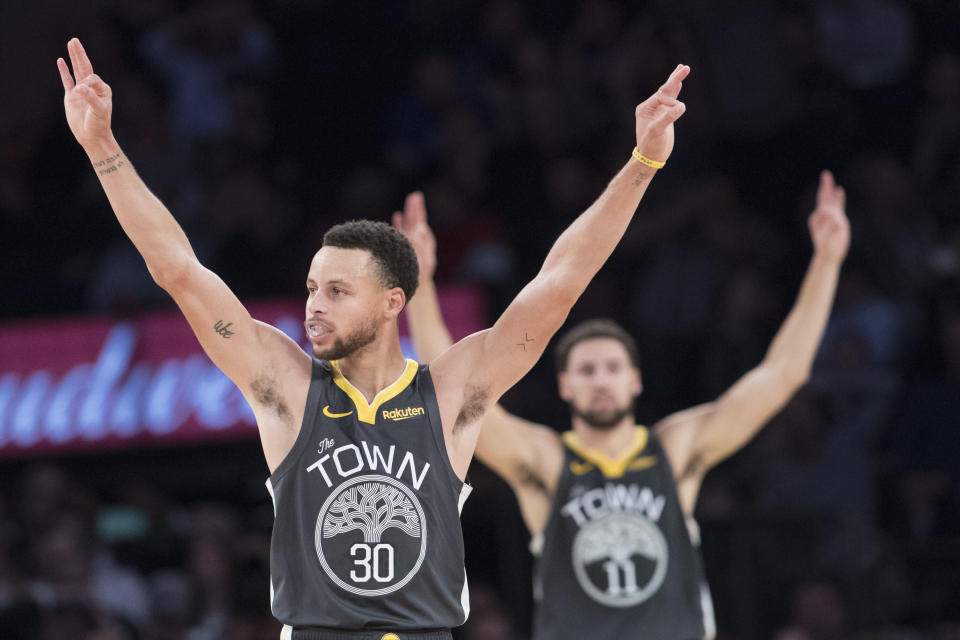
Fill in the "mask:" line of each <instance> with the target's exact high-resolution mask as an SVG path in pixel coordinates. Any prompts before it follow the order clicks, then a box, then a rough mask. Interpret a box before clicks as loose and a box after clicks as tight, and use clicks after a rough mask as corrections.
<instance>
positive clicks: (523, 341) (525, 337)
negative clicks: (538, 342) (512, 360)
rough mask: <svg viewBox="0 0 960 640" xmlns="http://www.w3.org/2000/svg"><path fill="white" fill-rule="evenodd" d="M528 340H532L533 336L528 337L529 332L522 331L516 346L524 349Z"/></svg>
mask: <svg viewBox="0 0 960 640" xmlns="http://www.w3.org/2000/svg"><path fill="white" fill-rule="evenodd" d="M528 342H533V338H531V337H530V334H528V333H527V332H526V331H524V332H523V338H522V339H521V340H520V342H518V343H517V346H518V347H520V348H521V349H523V350H524V351H526V350H527V343H528Z"/></svg>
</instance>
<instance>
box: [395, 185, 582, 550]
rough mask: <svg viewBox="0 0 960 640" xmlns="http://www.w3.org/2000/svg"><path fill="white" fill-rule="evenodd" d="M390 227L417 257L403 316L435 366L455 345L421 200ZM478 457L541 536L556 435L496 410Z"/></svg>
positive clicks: (556, 464)
mask: <svg viewBox="0 0 960 640" xmlns="http://www.w3.org/2000/svg"><path fill="white" fill-rule="evenodd" d="M393 226H394V227H396V229H397V230H398V231H400V233H402V234H403V235H404V236H406V237H407V239H408V240H410V244H412V245H413V248H414V250H415V251H416V252H417V262H418V263H419V265H420V284H419V285H418V286H417V295H415V296H414V297H413V299H411V300H410V302H408V303H407V306H406V308H405V312H406V314H407V323H408V325H409V327H410V334H411V337H412V338H413V346H414V348H415V349H416V350H417V356H418V357H419V358H420V361H421V362H433V361H434V360H435V359H436V358H437V357H438V356H439V355H440V354H441V353H443V352H444V351H446V350H447V349H449V348H450V347H451V346H452V345H453V339H452V338H451V337H450V332H449V331H448V330H447V327H446V324H445V323H444V321H443V314H442V313H441V310H440V301H439V299H438V298H437V290H436V288H435V287H434V283H433V273H434V270H435V269H436V264H437V242H436V238H435V237H434V235H433V232H432V231H431V230H430V226H429V225H428V224H427V209H426V205H425V204H424V201H423V194H421V193H419V192H418V193H411V194H410V195H408V196H407V199H406V202H405V203H404V208H403V212H400V211H397V212H396V213H394V214H393ZM476 455H477V458H479V460H480V462H482V463H483V464H485V465H487V466H488V467H490V468H491V469H493V470H494V471H495V472H496V473H497V475H499V476H500V477H501V478H503V480H504V481H505V482H506V483H507V484H509V485H510V486H511V487H512V488H513V490H514V492H515V493H516V494H517V499H518V501H519V503H520V510H521V512H522V514H523V518H524V521H525V522H526V523H527V526H528V527H529V528H530V530H531V531H532V532H536V531H541V530H542V529H543V527H544V526H546V523H547V516H548V515H549V511H550V498H551V497H552V495H553V492H554V490H555V489H556V482H557V479H558V478H559V477H560V470H561V466H562V465H563V445H562V444H561V442H560V437H559V435H558V434H557V432H556V431H554V430H553V429H550V428H549V427H546V426H544V425H540V424H536V423H533V422H529V421H527V420H523V419H522V418H518V417H517V416H515V415H513V414H511V413H509V412H508V411H507V410H506V409H504V408H503V407H501V406H500V405H499V404H494V405H493V406H492V407H490V408H489V409H488V411H487V413H486V414H485V415H484V416H483V420H482V424H481V426H480V435H479V439H478V440H477V445H476Z"/></svg>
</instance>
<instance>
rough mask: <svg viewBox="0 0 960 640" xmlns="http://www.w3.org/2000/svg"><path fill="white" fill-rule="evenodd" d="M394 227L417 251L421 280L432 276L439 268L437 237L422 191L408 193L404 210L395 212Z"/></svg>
mask: <svg viewBox="0 0 960 640" xmlns="http://www.w3.org/2000/svg"><path fill="white" fill-rule="evenodd" d="M393 227H394V228H395V229H396V230H397V231H399V232H400V233H402V234H403V235H404V236H405V237H406V238H407V240H409V241H410V244H412V245H413V250H414V251H416V252H417V262H419V263H420V280H421V281H422V280H424V279H426V278H432V277H433V272H434V270H435V269H436V268H437V239H436V238H435V237H434V235H433V231H431V230H430V226H429V225H428V224H427V206H426V204H425V203H424V200H423V194H422V193H420V192H419V191H414V192H413V193H411V194H408V195H407V199H406V201H405V202H404V203H403V212H402V213H401V212H400V211H396V212H394V214H393Z"/></svg>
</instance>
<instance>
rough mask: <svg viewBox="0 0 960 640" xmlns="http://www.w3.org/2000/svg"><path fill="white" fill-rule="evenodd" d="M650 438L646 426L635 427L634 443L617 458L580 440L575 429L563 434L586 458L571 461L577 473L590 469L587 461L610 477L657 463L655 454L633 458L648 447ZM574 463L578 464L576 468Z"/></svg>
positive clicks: (564, 439)
mask: <svg viewBox="0 0 960 640" xmlns="http://www.w3.org/2000/svg"><path fill="white" fill-rule="evenodd" d="M649 440H650V432H649V431H648V430H647V428H646V427H641V426H637V427H635V431H634V435H633V443H632V444H631V445H630V446H629V447H627V448H626V449H624V451H623V453H621V454H620V455H618V456H617V457H616V458H611V457H609V456H608V455H607V454H605V453H604V452H603V451H600V450H599V449H594V448H593V447H588V446H587V445H585V444H583V442H582V441H581V440H580V437H579V436H577V434H576V433H574V432H573V431H567V432H566V433H564V434H563V441H564V442H565V443H566V445H567V446H568V447H570V448H571V449H573V450H574V451H575V452H576V453H577V454H578V455H579V456H580V457H581V458H583V459H584V460H586V463H579V462H573V463H571V465H570V466H571V470H572V471H573V472H574V473H576V474H577V475H584V474H585V473H588V472H589V471H590V469H589V468H587V463H590V464H593V465H596V467H597V468H598V469H600V471H601V473H603V475H605V476H606V477H608V478H620V477H622V476H623V474H624V473H626V472H627V470H628V469H630V470H636V469H638V468H639V469H645V468H647V467H651V466H653V465H654V464H655V463H656V458H654V457H653V456H646V457H645V458H641V459H638V460H636V461H634V460H633V459H634V458H635V457H636V456H637V455H638V454H640V453H641V452H642V451H643V450H644V449H646V448H647V442H648V441H649ZM631 462H636V463H639V464H631ZM574 465H577V466H576V468H574Z"/></svg>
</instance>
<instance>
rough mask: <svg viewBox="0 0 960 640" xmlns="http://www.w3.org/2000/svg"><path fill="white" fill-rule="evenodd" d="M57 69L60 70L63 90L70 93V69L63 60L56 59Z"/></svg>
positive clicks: (71, 87)
mask: <svg viewBox="0 0 960 640" xmlns="http://www.w3.org/2000/svg"><path fill="white" fill-rule="evenodd" d="M57 69H59V70H60V82H62V83H63V90H64V91H70V90H71V89H73V85H74V82H73V76H71V75H70V67H68V66H67V63H66V61H65V60H64V59H63V58H57Z"/></svg>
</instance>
